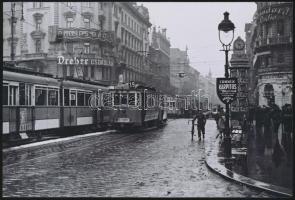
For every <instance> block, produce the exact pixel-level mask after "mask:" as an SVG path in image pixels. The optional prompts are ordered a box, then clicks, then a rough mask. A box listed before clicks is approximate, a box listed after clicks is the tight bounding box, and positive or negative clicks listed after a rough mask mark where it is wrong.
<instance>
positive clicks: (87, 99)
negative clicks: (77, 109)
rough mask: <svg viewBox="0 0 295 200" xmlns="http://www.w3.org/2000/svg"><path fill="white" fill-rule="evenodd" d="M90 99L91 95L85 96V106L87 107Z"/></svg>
mask: <svg viewBox="0 0 295 200" xmlns="http://www.w3.org/2000/svg"><path fill="white" fill-rule="evenodd" d="M90 99H91V93H86V94H85V106H89V101H90Z"/></svg>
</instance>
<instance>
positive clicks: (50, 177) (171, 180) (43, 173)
mask: <svg viewBox="0 0 295 200" xmlns="http://www.w3.org/2000/svg"><path fill="white" fill-rule="evenodd" d="M190 128H191V127H190V125H188V124H187V119H178V120H173V121H170V122H169V123H168V125H167V126H166V127H164V128H162V129H158V130H153V131H147V132H142V133H132V134H128V133H108V134H105V135H100V136H97V137H91V138H83V139H81V140H79V141H76V142H72V143H65V144H60V143H59V144H55V145H53V146H51V147H50V148H44V149H43V147H42V146H41V147H38V148H35V149H28V150H26V151H27V152H26V153H23V152H22V153H20V151H19V152H18V153H14V154H13V155H12V154H11V155H9V154H6V155H5V157H4V160H3V162H4V166H3V196H32V197H33V196H41V197H60V196H64V197H98V196H101V197H118V196H128V197H166V196H167V197H270V195H269V194H266V193H264V192H259V191H256V190H253V189H249V188H247V187H245V186H240V185H237V184H236V183H232V182H229V181H227V180H225V179H223V178H221V177H219V176H218V175H216V174H214V173H212V172H211V171H209V169H207V167H206V165H205V162H204V161H205V144H206V143H209V142H210V141H212V140H213V138H215V136H216V130H215V129H216V126H215V121H211V120H208V121H207V125H206V138H205V141H191V135H190V132H189V131H190ZM42 149H43V150H42Z"/></svg>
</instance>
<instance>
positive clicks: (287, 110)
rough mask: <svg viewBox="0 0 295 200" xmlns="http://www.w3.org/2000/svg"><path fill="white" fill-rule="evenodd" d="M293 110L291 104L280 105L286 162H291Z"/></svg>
mask: <svg viewBox="0 0 295 200" xmlns="http://www.w3.org/2000/svg"><path fill="white" fill-rule="evenodd" d="M292 122H293V112H292V105H291V104H285V105H284V106H283V107H282V124H283V134H282V145H283V147H284V150H285V152H286V154H287V161H288V163H290V162H291V158H292V154H291V153H292V146H293V145H292V141H293V140H292V135H291V134H292V133H293V127H292V124H293V123H292Z"/></svg>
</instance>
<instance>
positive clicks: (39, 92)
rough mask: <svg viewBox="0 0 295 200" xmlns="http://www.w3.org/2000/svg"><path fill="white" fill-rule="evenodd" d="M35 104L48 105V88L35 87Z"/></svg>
mask: <svg viewBox="0 0 295 200" xmlns="http://www.w3.org/2000/svg"><path fill="white" fill-rule="evenodd" d="M35 105H36V106H46V105H47V88H44V87H36V89H35Z"/></svg>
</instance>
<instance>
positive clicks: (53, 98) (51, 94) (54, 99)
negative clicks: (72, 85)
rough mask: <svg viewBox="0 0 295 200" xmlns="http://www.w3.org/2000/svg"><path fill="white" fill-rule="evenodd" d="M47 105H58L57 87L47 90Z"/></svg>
mask: <svg viewBox="0 0 295 200" xmlns="http://www.w3.org/2000/svg"><path fill="white" fill-rule="evenodd" d="M48 105H49V106H58V90H57V89H49V90H48Z"/></svg>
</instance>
